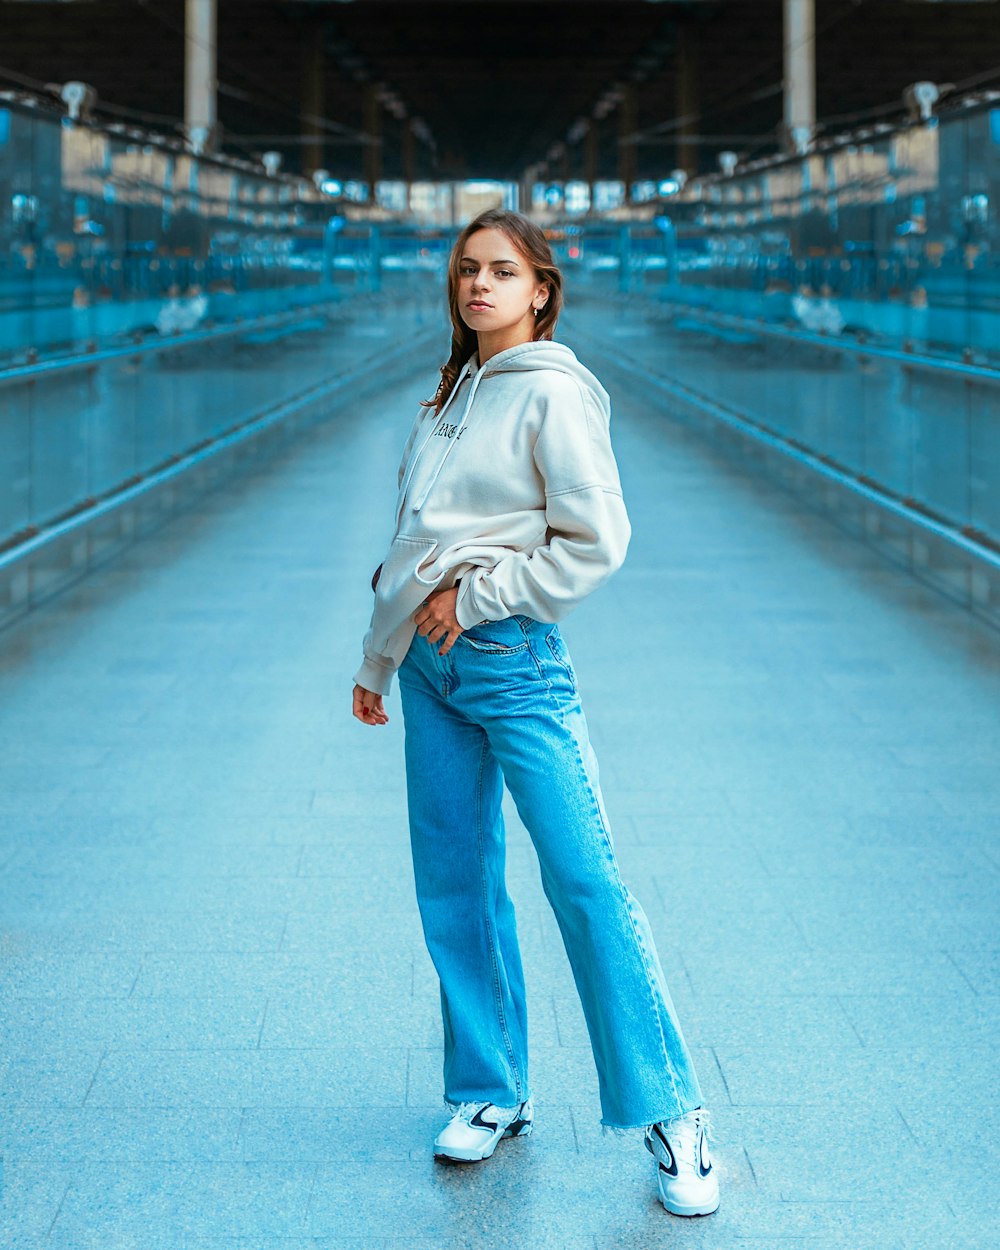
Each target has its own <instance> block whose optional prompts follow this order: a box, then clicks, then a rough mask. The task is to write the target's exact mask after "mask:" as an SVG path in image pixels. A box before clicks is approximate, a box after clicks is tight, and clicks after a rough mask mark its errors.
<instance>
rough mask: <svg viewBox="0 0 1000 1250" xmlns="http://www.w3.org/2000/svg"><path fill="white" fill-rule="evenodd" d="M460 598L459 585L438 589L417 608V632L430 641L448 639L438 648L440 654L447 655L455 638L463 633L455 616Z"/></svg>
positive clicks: (415, 613)
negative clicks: (447, 588) (456, 604)
mask: <svg viewBox="0 0 1000 1250" xmlns="http://www.w3.org/2000/svg"><path fill="white" fill-rule="evenodd" d="M457 600H458V587H457V586H453V587H452V588H451V590H436V591H434V592H433V593H432V594H431V595H430V596H429V597H428V598H427V599H425V600H424V602H423V603H422V604H421V605H420V607H419V608H417V610H416V612H414V614H413V619H414V620H415V621H416V623H417V633H418V634H422V635H423V636H424V637H425V638H426V639H427V641H428V642H440V641H441V639H442V638H445V639H446V641H445V643H444V644H443V646H441V647H440V648H439V650H438V655H447V654H448V652H449V651H450V650H451V649H452V647H453V646H454V645H455V639H456V638H457V637H458V635H459V634H460V633H462V627H461V625H459V623H458V621H457V619H456V617H455V603H456V601H457Z"/></svg>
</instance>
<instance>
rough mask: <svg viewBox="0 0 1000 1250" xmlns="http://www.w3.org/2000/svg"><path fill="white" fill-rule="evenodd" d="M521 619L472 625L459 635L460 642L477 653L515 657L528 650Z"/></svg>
mask: <svg viewBox="0 0 1000 1250" xmlns="http://www.w3.org/2000/svg"><path fill="white" fill-rule="evenodd" d="M520 619H523V618H519V617H515V616H508V617H505V618H504V619H503V620H502V621H485V622H482V623H480V624H479V625H470V626H469V628H468V629H463V630H462V632H461V633H460V634H459V635H458V639H459V641H460V642H466V643H468V645H469V646H470V647H472V648H473V649H474V650H476V651H481V652H483V654H488V655H497V656H501V655H513V654H514V653H515V652H523V651H527V649H528V637H527V634H526V633H525V631H524V629H523V628H522V626H521V625H520V623H519V621H520Z"/></svg>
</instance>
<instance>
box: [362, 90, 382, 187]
mask: <svg viewBox="0 0 1000 1250" xmlns="http://www.w3.org/2000/svg"><path fill="white" fill-rule="evenodd" d="M364 132H365V151H364V171H365V172H364V180H365V182H367V183H368V202H369V204H374V203H375V183H376V182H378V181H379V180H380V179H381V177H382V104H381V101H380V100H379V95H378V86H377V85H376V84H375V83H372V82H366V83H365V106H364Z"/></svg>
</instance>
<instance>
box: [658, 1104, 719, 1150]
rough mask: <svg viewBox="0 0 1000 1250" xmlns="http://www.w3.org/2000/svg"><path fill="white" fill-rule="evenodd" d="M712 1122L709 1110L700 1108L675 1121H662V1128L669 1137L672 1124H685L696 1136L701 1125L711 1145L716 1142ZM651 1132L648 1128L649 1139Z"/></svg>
mask: <svg viewBox="0 0 1000 1250" xmlns="http://www.w3.org/2000/svg"><path fill="white" fill-rule="evenodd" d="M711 1120H712V1116H711V1112H710V1111H709V1110H708V1108H707V1107H698V1108H696V1110H694V1111H688V1112H686V1113H685V1114H684V1115H681V1116H676V1117H675V1118H674V1119H673V1120H661V1121H660V1127H661V1128H662V1129H663V1130H664V1132H665V1133H666V1134H667V1136H668V1137H669V1136H670V1135H671V1129H670V1126H671V1124H675V1125H679V1124H680V1123H682V1122H683V1123H685V1124H687V1125H689V1126H690V1128H691V1130H692V1132H694V1133H695V1134H697V1132H698V1126H699V1125H700V1126H701V1128H702V1129H703V1130H704V1133H705V1140H706V1141H707V1142H708V1143H709V1145H711V1144H712V1143H714V1141H715V1132H714V1130H713V1127H712V1123H711ZM650 1132H651V1130H650V1129H648V1128H647V1129H646V1136H647V1137H648V1136H649V1134H650Z"/></svg>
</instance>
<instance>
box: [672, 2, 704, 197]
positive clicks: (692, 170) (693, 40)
mask: <svg viewBox="0 0 1000 1250" xmlns="http://www.w3.org/2000/svg"><path fill="white" fill-rule="evenodd" d="M698 53H699V44H698V31H697V28H696V27H695V25H694V23H693V22H689V21H688V22H684V21H682V22H678V23H677V54H676V60H675V78H674V81H675V83H676V89H675V92H674V112H675V114H676V116H677V118H678V120H679V123H680V124H679V126H678V128H677V156H676V161H677V166H676V167H677V168H678V169H683V170H684V172H685V173H686V174H687V176H688V177H689V178H693V177H694V176H695V174H696V173H697V172H698V143H697V139H696V137H695V136H696V135H697V134H698V124H699V123H698V95H699V93H698Z"/></svg>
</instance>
